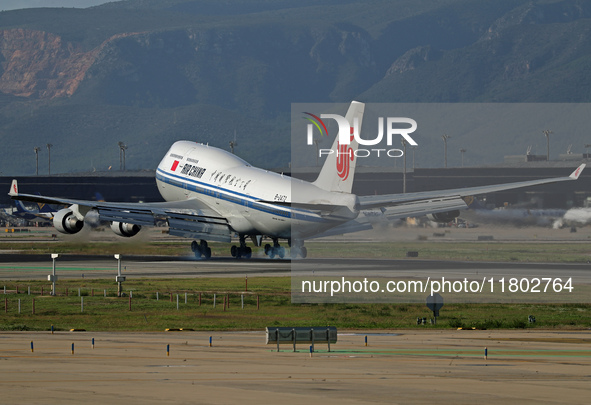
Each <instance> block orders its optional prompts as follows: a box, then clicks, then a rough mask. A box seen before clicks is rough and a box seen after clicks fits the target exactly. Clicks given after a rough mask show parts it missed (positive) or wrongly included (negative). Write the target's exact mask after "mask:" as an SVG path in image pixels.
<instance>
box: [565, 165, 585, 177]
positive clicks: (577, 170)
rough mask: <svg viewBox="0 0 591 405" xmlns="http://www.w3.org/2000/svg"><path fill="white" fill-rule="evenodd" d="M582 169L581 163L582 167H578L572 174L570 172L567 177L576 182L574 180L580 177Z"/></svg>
mask: <svg viewBox="0 0 591 405" xmlns="http://www.w3.org/2000/svg"><path fill="white" fill-rule="evenodd" d="M584 168H585V163H583V164H582V165H580V166H579V167H577V168H576V169H575V171H574V172H572V173H571V174H570V176H568V177H570V178H571V179H573V180H576V179H578V178H579V176H580V175H581V173H583V169H584Z"/></svg>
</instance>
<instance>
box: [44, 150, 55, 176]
mask: <svg viewBox="0 0 591 405" xmlns="http://www.w3.org/2000/svg"><path fill="white" fill-rule="evenodd" d="M46 146H47V174H49V175H50V176H51V148H52V147H53V145H52V144H50V143H48V144H47V145H46Z"/></svg>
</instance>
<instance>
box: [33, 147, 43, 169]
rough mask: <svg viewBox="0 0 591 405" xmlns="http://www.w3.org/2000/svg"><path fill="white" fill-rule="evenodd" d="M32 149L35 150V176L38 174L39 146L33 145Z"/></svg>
mask: <svg viewBox="0 0 591 405" xmlns="http://www.w3.org/2000/svg"><path fill="white" fill-rule="evenodd" d="M33 150H34V151H35V176H39V151H40V150H41V148H40V147H39V146H35V148H34V149H33Z"/></svg>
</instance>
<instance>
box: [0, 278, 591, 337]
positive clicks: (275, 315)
mask: <svg viewBox="0 0 591 405" xmlns="http://www.w3.org/2000/svg"><path fill="white" fill-rule="evenodd" d="M29 286H30V288H31V292H32V295H28V294H27V290H28V287H29ZM42 286H43V288H44V293H45V294H47V292H48V291H49V285H48V283H47V282H45V281H32V282H19V283H18V287H19V294H18V295H16V294H15V291H14V290H16V287H17V284H16V283H7V289H8V290H9V291H8V292H9V293H8V294H6V295H5V299H6V300H7V303H8V312H7V313H2V318H1V321H0V330H38V331H44V330H50V328H51V325H54V327H55V329H56V330H69V329H86V330H88V331H162V330H164V329H166V328H192V329H195V330H261V329H264V328H265V327H266V326H336V327H337V328H349V329H400V328H420V329H433V328H440V329H448V328H458V327H464V328H467V327H476V328H486V329H493V328H557V329H565V328H566V329H581V328H589V327H591V305H589V304H449V305H445V306H444V307H443V308H442V309H441V312H440V317H439V318H438V320H437V325H430V324H427V325H419V326H418V325H417V324H416V323H417V322H416V321H417V318H423V317H425V318H427V319H429V318H430V317H431V312H430V311H429V310H428V309H427V307H426V306H425V305H423V304H292V303H291V297H290V278H288V277H250V278H249V279H248V292H247V293H244V309H242V308H241V295H242V294H243V289H244V279H242V278H223V279H220V278H199V279H174V280H170V279H168V280H167V279H157V280H152V279H139V280H133V281H131V280H130V281H127V282H126V283H125V284H124V292H125V294H126V295H128V293H129V291H130V290H131V291H133V293H132V296H133V298H132V300H131V310H130V309H129V297H128V296H126V297H122V298H118V297H116V284H115V283H114V282H110V281H106V280H68V281H63V282H62V281H60V282H59V283H58V288H57V292H58V294H59V295H58V296H56V297H51V296H47V295H44V296H43V297H42V296H40V291H41V287H42ZM66 288H67V289H68V291H69V294H68V296H65V290H66ZM79 288H80V292H81V295H82V296H83V298H84V312H83V313H82V312H81V297H79V296H78V289H79ZM105 289H107V297H106V298H105V297H103V293H104V290H105ZM93 290H94V296H92V291H93ZM156 292H158V297H159V300H156ZM185 292H186V293H187V298H188V299H187V304H185ZM200 293H201V305H199V294H200ZM214 293H215V294H216V307H215V308H214V307H213V295H214ZM177 294H178V295H179V309H178V310H177V309H176V308H177V306H176V296H177ZM171 295H172V302H171V301H170V296H171ZM225 295H227V296H229V298H230V306H229V308H226V309H225V310H224V305H223V297H224V296H225ZM257 297H258V299H259V303H260V307H259V309H257ZM33 298H34V299H35V314H34V315H33V313H32V306H33ZM19 299H20V301H21V313H20V314H19V313H18V300H19ZM1 307H2V305H1V303H0V308H1ZM1 310H2V309H0V311H1ZM528 315H534V316H535V317H536V323H534V324H530V323H529V322H528Z"/></svg>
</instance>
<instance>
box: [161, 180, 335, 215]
mask: <svg viewBox="0 0 591 405" xmlns="http://www.w3.org/2000/svg"><path fill="white" fill-rule="evenodd" d="M170 177H172V178H170ZM156 179H157V180H160V181H162V182H164V183H166V184H170V185H172V186H175V187H178V188H181V189H183V190H185V189H186V190H189V191H194V192H196V193H198V194H202V195H206V196H209V197H215V198H218V199H220V200H224V201H228V202H231V203H234V204H236V205H239V206H241V207H248V208H252V209H255V210H257V211H261V212H265V213H268V214H273V215H277V216H280V217H284V218H293V219H296V218H297V219H300V220H306V221H310V222H325V220H324V219H323V218H320V217H318V216H316V215H310V214H309V213H308V211H306V210H301V209H293V208H289V207H285V208H284V207H269V205H268V204H264V203H260V202H258V201H257V199H255V198H253V197H251V196H249V195H247V194H242V193H238V192H236V191H231V190H228V189H225V188H223V187H220V186H215V185H212V184H209V183H203V182H200V181H197V180H194V179H188V178H184V177H182V176H179V175H178V174H173V173H167V172H165V171H164V170H162V169H157V170H156ZM191 183H194V184H191ZM211 189H214V190H211ZM294 211H298V212H297V213H296V212H294Z"/></svg>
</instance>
